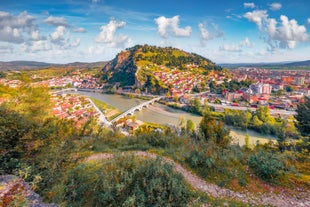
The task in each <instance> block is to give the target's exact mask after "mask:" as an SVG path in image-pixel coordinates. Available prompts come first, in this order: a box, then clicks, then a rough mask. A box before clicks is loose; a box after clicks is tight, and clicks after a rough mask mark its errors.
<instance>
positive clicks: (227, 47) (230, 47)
mask: <svg viewBox="0 0 310 207" xmlns="http://www.w3.org/2000/svg"><path fill="white" fill-rule="evenodd" d="M219 49H220V50H222V51H227V52H241V51H242V50H241V48H240V46H239V45H234V44H233V45H227V44H225V45H222V46H220V47H219Z"/></svg>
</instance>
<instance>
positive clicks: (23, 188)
mask: <svg viewBox="0 0 310 207" xmlns="http://www.w3.org/2000/svg"><path fill="white" fill-rule="evenodd" d="M13 203H14V204H16V206H29V207H59V205H57V204H45V203H43V201H42V198H41V197H40V196H39V195H38V194H37V193H35V192H33V191H32V190H31V188H30V186H29V185H28V184H27V183H26V182H25V181H24V180H23V179H21V178H19V177H16V176H14V175H0V206H9V205H10V204H11V205H12V204H13Z"/></svg>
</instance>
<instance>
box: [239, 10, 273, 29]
mask: <svg viewBox="0 0 310 207" xmlns="http://www.w3.org/2000/svg"><path fill="white" fill-rule="evenodd" d="M243 16H244V17H245V18H247V19H248V20H249V21H251V22H254V23H255V24H257V26H258V27H259V28H261V27H262V23H263V21H264V20H265V19H267V17H268V14H267V11H266V10H254V11H252V12H247V13H245V15H243Z"/></svg>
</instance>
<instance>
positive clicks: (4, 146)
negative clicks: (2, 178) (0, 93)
mask: <svg viewBox="0 0 310 207" xmlns="http://www.w3.org/2000/svg"><path fill="white" fill-rule="evenodd" d="M33 128H35V127H34V125H33V123H32V122H31V121H29V120H28V119H27V118H26V117H25V116H23V115H20V114H18V113H16V112H14V111H11V110H9V109H7V108H5V107H3V106H0V163H1V165H0V174H2V173H12V170H13V169H14V168H16V167H17V166H18V163H19V159H20V157H21V154H22V151H21V148H22V147H23V142H22V141H21V140H22V139H23V137H24V136H26V135H27V134H28V133H29V132H30V131H31V129H33Z"/></svg>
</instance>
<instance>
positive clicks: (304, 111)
mask: <svg viewBox="0 0 310 207" xmlns="http://www.w3.org/2000/svg"><path fill="white" fill-rule="evenodd" d="M296 113H297V114H296V115H295V118H296V120H297V122H296V127H297V128H298V130H299V131H300V133H301V134H302V135H304V136H309V135H310V98H309V97H305V102H304V103H302V104H299V105H298V106H297V110H296Z"/></svg>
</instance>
